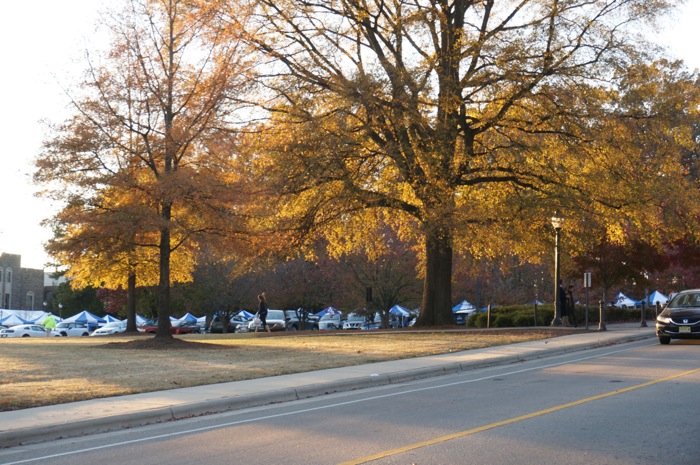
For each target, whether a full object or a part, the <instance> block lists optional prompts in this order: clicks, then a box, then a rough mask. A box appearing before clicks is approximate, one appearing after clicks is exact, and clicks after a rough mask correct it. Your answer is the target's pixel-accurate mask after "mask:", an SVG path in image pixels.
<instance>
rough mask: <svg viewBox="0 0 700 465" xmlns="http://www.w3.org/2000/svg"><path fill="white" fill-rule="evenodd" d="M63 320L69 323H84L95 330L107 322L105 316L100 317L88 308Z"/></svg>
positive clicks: (89, 328) (91, 329) (89, 329)
mask: <svg viewBox="0 0 700 465" xmlns="http://www.w3.org/2000/svg"><path fill="white" fill-rule="evenodd" d="M63 321H66V322H69V323H84V324H86V325H87V327H88V331H94V330H95V329H97V327H98V326H100V325H103V324H105V320H104V318H100V317H99V316H96V315H93V314H92V313H90V312H88V311H87V310H83V311H82V312H80V313H78V314H77V315H73V316H71V317H68V318H66V319H65V320H63Z"/></svg>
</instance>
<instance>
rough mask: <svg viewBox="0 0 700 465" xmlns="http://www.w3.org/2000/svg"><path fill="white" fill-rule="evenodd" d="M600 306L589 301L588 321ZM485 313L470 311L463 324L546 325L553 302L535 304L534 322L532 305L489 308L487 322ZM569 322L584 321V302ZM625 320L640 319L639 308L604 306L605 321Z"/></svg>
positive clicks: (652, 313)
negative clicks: (471, 312)
mask: <svg viewBox="0 0 700 465" xmlns="http://www.w3.org/2000/svg"><path fill="white" fill-rule="evenodd" d="M599 317H600V307H598V306H597V305H595V306H593V305H590V306H589V307H588V323H589V325H590V324H596V325H597V324H598V323H599V321H600V318H599ZM488 318H489V314H488V313H487V312H483V313H482V312H479V313H473V314H472V315H471V316H470V317H469V318H468V319H467V327H470V328H488V327H490V328H512V327H522V326H549V325H550V324H551V322H552V320H553V319H554V306H553V305H552V304H549V305H538V306H537V315H536V322H535V307H534V305H512V306H504V307H496V308H492V309H491V312H490V319H491V321H490V324H489V322H488ZM655 318H656V310H655V308H647V309H646V319H647V320H653V319H655ZM569 321H570V323H572V324H574V323H577V324H578V325H579V326H582V325H584V324H585V323H586V307H585V306H584V305H576V308H575V315H574V317H573V318H572V317H571V316H570V317H569ZM625 321H641V309H639V308H633V309H624V308H615V307H606V308H605V322H606V323H620V322H625Z"/></svg>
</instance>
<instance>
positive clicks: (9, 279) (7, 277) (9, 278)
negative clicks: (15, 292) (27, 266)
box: [5, 268, 12, 283]
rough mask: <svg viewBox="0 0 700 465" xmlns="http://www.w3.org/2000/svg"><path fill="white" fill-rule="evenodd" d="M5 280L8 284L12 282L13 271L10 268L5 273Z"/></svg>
mask: <svg viewBox="0 0 700 465" xmlns="http://www.w3.org/2000/svg"><path fill="white" fill-rule="evenodd" d="M5 280H6V281H7V282H8V283H11V282H12V269H11V268H8V269H7V271H5Z"/></svg>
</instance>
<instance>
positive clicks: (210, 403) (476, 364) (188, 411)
mask: <svg viewBox="0 0 700 465" xmlns="http://www.w3.org/2000/svg"><path fill="white" fill-rule="evenodd" d="M588 334H591V333H588ZM594 334H595V333H594ZM599 334H600V333H599ZM566 337H567V336H563V338H566ZM652 337H655V334H654V332H653V331H644V332H638V333H634V334H625V333H621V334H619V335H612V334H606V335H605V338H603V339H602V340H598V341H591V340H589V341H586V342H580V343H571V344H567V343H561V344H555V343H553V344H552V347H548V348H544V349H542V348H538V349H536V350H535V349H530V350H529V351H528V350H522V351H519V350H518V348H517V347H513V346H517V345H518V344H514V345H513V346H503V347H507V348H508V351H509V352H512V353H510V354H507V355H501V356H493V357H485V358H483V359H474V360H468V361H442V359H441V358H440V359H436V358H431V357H424V358H422V359H409V360H406V361H397V362H404V363H402V365H405V366H404V367H400V369H394V371H390V372H388V371H385V372H383V373H376V374H375V373H371V374H369V375H353V374H350V375H348V377H347V378H341V379H332V380H329V381H315V382H312V383H308V384H297V385H294V383H290V384H291V385H290V386H289V387H282V388H279V387H277V388H274V387H273V388H269V389H267V390H262V391H260V392H251V393H244V394H235V393H234V394H232V395H223V396H220V397H214V398H209V399H206V400H197V401H182V402H180V403H178V402H177V401H175V400H173V401H172V403H171V404H170V405H162V406H156V407H153V406H151V405H150V404H149V403H148V402H147V401H146V402H143V404H144V406H143V407H142V408H137V409H135V410H133V411H131V412H128V413H124V414H115V415H107V416H103V417H99V416H98V417H91V418H86V419H81V420H75V421H64V422H61V421H56V420H55V419H54V420H53V421H46V422H45V424H36V425H33V426H32V427H18V428H15V429H11V426H10V425H3V426H1V427H0V429H2V430H1V431H0V448H7V447H13V446H17V445H20V444H32V443H38V442H45V441H50V440H55V439H61V438H69V437H77V436H84V435H88V434H95V433H103V432H108V431H114V430H118V429H124V428H132V427H136V426H144V425H147V424H153V423H159V422H165V421H172V420H180V419H186V418H191V417H196V416H203V415H209V414H215V413H222V412H228V411H234V410H241V409H245V408H251V407H259V406H263V405H269V404H273V403H282V402H289V401H293V400H300V399H308V398H313V397H318V396H323V395H327V394H332V393H337V392H345V391H352V390H359V389H365V388H369V387H377V386H385V385H391V384H399V383H403V382H407V381H413V380H417V379H425V378H431V377H436V376H443V375H447V374H454V373H459V372H465V371H470V370H475V369H480V368H487V367H493V366H500V365H507V364H513V363H518V362H523V361H528V360H536V359H540V358H545V357H554V356H557V355H563V354H567V353H571V352H578V351H582V350H587V349H594V348H599V347H605V346H610V345H615V344H623V343H627V342H634V341H639V340H643V339H650V338H652ZM499 347H500V346H499ZM492 349H494V350H495V349H496V348H492ZM481 350H484V351H488V350H489V349H481ZM452 355H454V356H458V355H459V354H449V355H448V356H444V357H445V358H446V357H449V356H452ZM434 357H440V356H434ZM431 359H432V360H431ZM421 364H423V365H424V366H416V367H413V368H406V366H410V365H421ZM375 365H376V364H375ZM372 366H373V365H365V367H372ZM350 368H352V367H348V369H350ZM300 375H304V374H300ZM290 379H291V378H290ZM233 384H235V383H233ZM191 389H196V388H191ZM167 393H168V391H164V392H163V393H160V394H161V397H162V396H167ZM125 397H128V396H125ZM119 399H122V400H119ZM115 400H117V401H123V398H115ZM101 401H103V402H106V401H108V400H107V399H102V400H101ZM76 404H77V403H76ZM66 408H69V407H68V406H66ZM5 413H12V412H5ZM2 415H3V414H2V413H0V420H3V418H2ZM3 423H4V421H3Z"/></svg>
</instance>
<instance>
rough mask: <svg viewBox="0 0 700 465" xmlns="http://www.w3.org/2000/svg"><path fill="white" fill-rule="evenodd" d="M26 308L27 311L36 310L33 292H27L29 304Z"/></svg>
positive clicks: (27, 303) (26, 304)
mask: <svg viewBox="0 0 700 465" xmlns="http://www.w3.org/2000/svg"><path fill="white" fill-rule="evenodd" d="M25 307H26V309H27V310H34V293H33V292H31V291H30V292H27V302H26V303H25Z"/></svg>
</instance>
